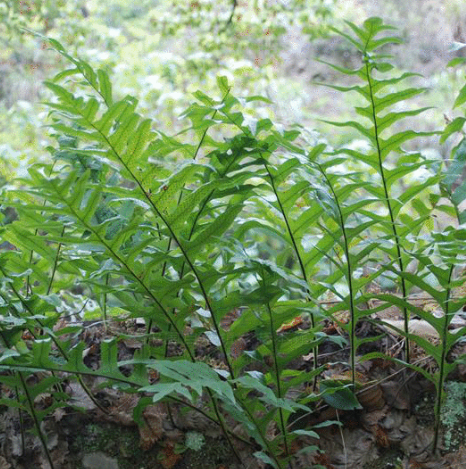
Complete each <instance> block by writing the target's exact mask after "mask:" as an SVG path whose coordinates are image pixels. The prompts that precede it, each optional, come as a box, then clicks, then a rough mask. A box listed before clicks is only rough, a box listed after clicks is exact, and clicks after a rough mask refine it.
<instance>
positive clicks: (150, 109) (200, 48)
mask: <svg viewBox="0 0 466 469" xmlns="http://www.w3.org/2000/svg"><path fill="white" fill-rule="evenodd" d="M369 16H380V17H382V18H383V19H384V21H385V22H387V23H391V24H393V25H395V26H396V27H397V28H398V29H399V33H400V35H401V36H402V37H403V38H404V39H405V44H403V45H400V46H397V47H396V48H395V49H394V50H392V51H390V52H391V53H392V54H393V55H394V56H395V63H396V66H397V67H398V68H399V69H400V71H405V70H407V71H413V72H417V73H420V74H422V75H423V77H419V78H418V79H416V80H414V81H413V86H422V87H425V88H427V91H426V93H424V94H422V95H420V96H419V97H418V98H417V100H416V102H415V103H414V105H417V106H420V107H422V106H433V109H432V110H431V111H429V112H427V113H424V114H422V117H419V127H420V128H422V129H423V130H425V131H428V130H434V129H437V128H441V127H443V126H444V125H445V122H444V119H445V116H444V115H446V118H447V119H451V118H453V117H454V115H452V113H451V111H450V110H451V108H452V104H453V100H454V96H456V93H457V91H458V90H459V89H460V88H461V86H462V85H463V84H464V79H465V73H464V68H460V67H457V68H452V69H447V68H446V64H447V62H448V61H449V60H450V59H451V58H453V57H455V56H458V55H461V54H462V53H464V50H465V49H462V50H459V51H453V52H451V44H452V43H454V42H455V41H456V42H466V31H465V29H466V3H465V2H464V1H463V0H449V1H443V0H412V1H411V2H406V1H404V0H387V1H385V2H374V1H371V0H346V1H344V2H339V1H337V0H248V1H246V0H193V1H188V0H186V1H184V0H183V1H177V2H174V1H170V0H138V1H137V2H128V1H127V0H108V1H106V2H100V1H97V0H72V1H71V0H26V1H21V0H3V1H1V0H0V38H1V41H2V46H3V47H2V48H1V50H0V158H1V165H0V176H1V183H2V184H4V183H5V182H9V180H11V178H12V176H13V175H15V174H19V175H22V174H23V173H24V171H25V170H26V169H27V167H28V165H29V164H30V162H31V160H34V161H37V160H39V159H41V158H42V157H43V156H44V155H46V154H47V151H46V147H47V145H49V144H50V141H49V137H48V136H47V129H46V128H45V127H44V124H45V123H46V115H45V111H44V107H43V105H42V104H41V101H47V99H48V97H47V90H46V89H45V87H44V86H42V81H43V80H44V79H49V78H51V77H52V76H53V75H54V74H55V73H56V72H57V71H58V70H60V69H61V68H62V67H63V63H62V62H61V59H60V57H58V56H57V55H56V54H54V53H52V52H50V51H47V50H46V47H44V44H43V42H42V41H41V40H40V38H38V37H36V36H34V35H33V34H31V33H30V32H28V31H26V30H25V28H26V29H27V30H31V31H37V32H39V33H41V34H44V35H46V36H49V37H53V38H55V39H58V40H59V41H60V42H61V43H63V44H64V46H65V47H66V48H67V49H68V50H69V51H70V53H71V54H75V53H77V54H78V55H80V56H81V57H82V58H84V59H85V60H88V61H90V62H91V63H92V64H93V65H94V66H95V67H103V68H104V69H106V70H107V71H108V72H109V73H110V74H111V77H112V83H113V85H114V91H115V94H116V96H117V97H123V96H125V95H127V94H131V95H133V96H136V97H137V98H138V99H139V105H140V112H142V113H143V114H146V115H147V116H148V117H152V118H153V119H155V121H156V122H157V124H158V129H157V130H160V131H162V132H166V133H168V134H173V133H176V132H178V131H180V130H181V129H182V128H183V127H185V123H183V122H182V121H180V119H179V116H180V114H181V113H182V111H183V110H184V109H186V107H187V106H188V104H189V103H190V102H192V101H193V97H192V95H191V93H192V92H193V91H195V90H197V89H202V90H203V91H204V92H206V93H208V94H209V93H212V92H213V90H215V89H216V84H215V78H216V76H217V75H218V74H222V75H226V76H227V77H228V79H229V80H230V82H232V83H233V84H234V87H235V93H236V94H237V95H238V94H243V95H257V94H259V95H263V96H266V97H268V98H270V99H271V100H272V101H273V106H267V107H264V108H262V109H261V108H257V106H256V108H255V110H254V111H253V110H251V112H256V113H262V114H264V115H267V114H270V113H273V114H274V115H275V119H276V120H277V121H280V122H282V123H283V124H284V125H291V124H293V123H295V122H298V123H299V124H300V125H301V126H302V127H303V128H304V129H306V135H307V136H308V137H309V141H310V143H315V142H316V141H318V140H325V141H327V142H328V143H330V144H331V145H333V146H340V145H343V144H345V145H348V144H349V143H351V144H352V145H355V146H357V145H359V142H358V137H357V135H356V134H354V135H351V133H348V132H345V133H344V134H343V133H340V132H338V130H335V129H334V128H332V127H330V126H328V125H326V124H324V123H322V122H320V121H319V119H333V118H337V119H340V120H343V119H345V117H348V116H349V115H350V113H351V112H352V108H353V106H354V105H355V102H354V100H355V99H357V96H352V95H351V94H345V95H340V93H338V92H336V91H332V90H330V89H328V88H324V87H320V86H316V85H315V84H314V82H326V83H332V82H334V81H335V80H336V79H338V80H339V82H340V83H341V77H337V76H336V74H335V73H334V71H333V70H332V69H330V68H329V67H328V66H326V65H325V64H323V63H321V62H318V61H316V60H315V59H316V58H320V59H322V60H324V61H328V62H332V63H336V64H339V65H342V66H346V67H352V66H356V65H357V63H358V60H359V59H360V58H359V57H357V56H356V55H355V53H354V51H352V49H351V48H350V47H349V45H348V43H346V42H345V41H344V40H342V38H341V37H338V36H337V35H335V33H334V32H332V29H331V28H332V27H335V28H339V29H341V28H343V27H344V20H350V21H354V22H356V23H360V22H362V20H363V19H365V18H367V17H369ZM411 105H413V103H411ZM400 125H402V124H400ZM411 125H413V124H412V122H411ZM352 140H354V141H352ZM452 144H454V142H451V143H450V145H452ZM416 145H417V146H418V147H417V148H413V149H414V150H421V151H424V152H434V153H436V154H437V155H439V156H443V157H446V155H448V154H449V148H442V147H440V145H439V144H438V138H432V139H424V140H423V141H417V143H416Z"/></svg>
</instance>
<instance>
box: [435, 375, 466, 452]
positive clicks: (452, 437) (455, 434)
mask: <svg viewBox="0 0 466 469" xmlns="http://www.w3.org/2000/svg"><path fill="white" fill-rule="evenodd" d="M445 388H446V397H445V402H444V404H443V409H442V415H441V420H442V424H443V427H444V444H445V448H446V449H447V450H449V449H457V448H458V446H459V445H460V444H461V443H463V442H464V437H465V435H466V407H465V402H464V400H465V397H466V383H457V382H454V381H452V382H449V383H447V385H446V386H445Z"/></svg>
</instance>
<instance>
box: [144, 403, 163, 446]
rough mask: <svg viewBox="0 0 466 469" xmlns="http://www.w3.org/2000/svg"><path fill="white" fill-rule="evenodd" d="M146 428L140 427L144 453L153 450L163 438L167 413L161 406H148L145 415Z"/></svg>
mask: <svg viewBox="0 0 466 469" xmlns="http://www.w3.org/2000/svg"><path fill="white" fill-rule="evenodd" d="M142 415H143V418H144V426H142V427H139V437H140V441H139V444H140V446H141V448H142V449H143V450H144V451H147V450H148V449H150V448H152V446H154V444H155V443H156V442H157V441H159V440H160V439H161V438H162V436H163V418H164V417H165V412H163V411H162V408H161V407H159V406H148V407H146V408H145V409H144V411H143V413H142Z"/></svg>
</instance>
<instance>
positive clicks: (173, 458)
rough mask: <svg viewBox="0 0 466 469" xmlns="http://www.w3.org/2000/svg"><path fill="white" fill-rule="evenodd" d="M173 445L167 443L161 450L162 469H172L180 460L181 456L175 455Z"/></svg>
mask: <svg viewBox="0 0 466 469" xmlns="http://www.w3.org/2000/svg"><path fill="white" fill-rule="evenodd" d="M174 449H175V445H174V443H170V442H167V444H166V445H165V447H164V448H163V449H162V451H161V453H162V454H163V459H162V460H161V461H160V464H162V466H163V467H164V469H172V468H173V467H174V466H175V465H176V464H177V463H178V461H179V460H180V459H181V458H182V456H181V454H176V453H175V451H174Z"/></svg>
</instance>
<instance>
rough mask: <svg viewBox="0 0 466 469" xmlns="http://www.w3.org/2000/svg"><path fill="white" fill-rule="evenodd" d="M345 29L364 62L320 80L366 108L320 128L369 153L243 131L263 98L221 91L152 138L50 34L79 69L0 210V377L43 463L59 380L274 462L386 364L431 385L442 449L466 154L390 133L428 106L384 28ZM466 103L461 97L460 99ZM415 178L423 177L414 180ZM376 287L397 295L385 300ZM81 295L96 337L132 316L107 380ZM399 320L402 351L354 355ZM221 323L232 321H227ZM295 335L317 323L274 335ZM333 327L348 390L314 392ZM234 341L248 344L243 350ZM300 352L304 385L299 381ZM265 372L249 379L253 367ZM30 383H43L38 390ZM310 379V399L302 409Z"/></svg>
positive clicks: (267, 125) (252, 126)
mask: <svg viewBox="0 0 466 469" xmlns="http://www.w3.org/2000/svg"><path fill="white" fill-rule="evenodd" d="M348 26H349V28H350V32H349V33H346V32H340V31H338V32H339V33H340V34H341V35H342V36H343V37H345V38H346V39H347V40H348V41H349V42H350V43H351V44H352V46H354V47H355V48H356V50H357V51H358V52H359V53H360V55H361V66H360V68H357V69H355V70H349V69H346V68H343V67H340V66H338V65H333V64H332V65H331V66H332V67H333V68H334V69H336V70H337V71H339V72H341V73H343V74H345V75H351V76H352V77H353V78H354V81H355V84H354V85H351V86H337V85H326V86H331V87H332V88H335V89H337V90H339V91H342V92H345V93H346V92H354V93H356V94H357V95H358V96H359V98H360V99H361V102H362V104H361V105H358V106H356V107H355V118H354V120H350V121H347V122H332V124H333V125H334V126H337V127H340V128H346V127H350V128H352V129H356V130H357V131H358V132H359V133H360V134H361V136H362V138H364V139H366V140H367V146H366V149H365V150H364V151H361V150H355V149H353V148H350V147H343V148H338V149H332V148H330V147H328V146H327V145H326V144H324V143H321V142H309V141H308V140H306V133H305V132H300V131H299V130H283V129H281V127H280V126H277V125H275V124H274V123H273V122H272V121H271V120H270V119H268V118H265V119H264V118H258V117H256V116H257V113H255V111H254V109H255V108H254V106H255V104H256V103H257V102H259V103H261V105H265V104H266V103H267V100H266V99H265V98H261V97H258V96H253V97H238V96H235V94H234V92H233V90H232V89H231V86H230V84H229V83H228V81H227V79H226V78H225V77H219V78H218V80H217V83H218V88H219V90H218V96H216V97H212V96H207V95H206V94H204V93H203V92H202V91H198V92H196V93H195V94H194V97H195V98H196V100H197V101H196V102H195V103H194V104H192V105H191V106H190V107H189V108H188V109H187V110H186V111H185V113H184V114H183V117H184V118H185V119H187V120H188V121H189V122H190V125H189V126H188V127H187V128H186V130H185V131H184V132H182V133H180V134H178V135H175V136H170V135H165V134H163V133H162V132H160V131H158V130H157V129H156V128H155V127H154V125H153V123H152V122H151V121H150V120H149V119H144V118H143V117H142V116H141V115H139V114H138V113H137V104H138V103H137V99H136V98H135V97H132V96H126V97H125V98H123V99H121V100H116V99H115V98H114V96H113V93H112V86H111V81H110V79H109V77H108V75H107V74H106V73H105V72H104V71H103V70H94V69H93V68H92V66H91V65H90V64H88V63H86V62H84V61H82V60H80V59H77V58H75V57H72V56H70V55H69V54H68V53H67V52H66V51H65V50H64V48H63V47H62V46H61V44H59V43H58V42H57V41H55V40H53V39H45V38H44V40H46V41H47V42H48V44H49V45H50V46H51V48H52V49H54V50H55V51H56V52H58V53H59V54H61V55H62V56H63V57H64V58H65V59H67V61H68V63H69V64H70V68H68V69H66V70H63V71H62V72H60V73H59V74H58V75H56V76H55V77H54V78H53V79H52V80H50V81H47V82H45V85H46V86H47V88H48V89H49V90H50V91H51V92H52V94H53V96H54V97H53V99H52V100H51V101H50V102H48V103H47V106H48V108H49V109H50V120H49V121H50V125H49V127H50V131H51V133H52V135H53V136H54V137H55V139H56V142H57V143H56V146H54V147H53V148H52V147H51V148H49V150H50V154H51V157H50V160H49V161H47V162H43V163H38V164H35V165H34V166H32V167H31V168H30V169H29V176H28V177H27V178H24V179H20V180H18V181H17V186H16V187H18V188H17V189H11V188H10V190H9V191H8V192H7V191H4V192H3V194H2V198H3V200H2V204H3V206H5V207H14V209H15V210H16V212H17V214H18V219H17V220H16V221H14V222H13V223H9V224H4V225H3V226H2V228H1V234H2V239H3V240H4V241H8V242H9V243H10V246H11V249H9V250H3V251H2V252H1V256H0V272H1V290H0V291H1V293H0V308H1V315H0V338H1V345H0V351H1V356H0V372H1V374H0V382H1V383H2V385H3V386H4V387H5V388H7V389H9V390H10V391H11V392H10V393H8V394H4V395H3V397H2V398H1V399H0V405H3V406H10V407H15V408H17V409H19V411H20V412H22V413H23V412H25V413H27V414H29V415H30V416H31V418H32V419H33V422H34V428H35V432H36V433H37V435H38V437H39V438H40V439H41V441H42V443H43V447H44V451H45V452H46V453H47V454H48V458H49V463H50V465H51V467H53V461H52V458H51V456H50V455H49V453H48V449H47V444H46V436H45V435H44V434H43V432H42V431H41V422H43V421H44V419H46V418H47V417H48V416H49V415H50V414H51V413H52V412H53V411H54V410H55V409H56V408H57V407H60V406H69V405H70V402H69V401H68V396H67V394H66V392H65V391H64V386H63V382H64V380H65V379H70V377H74V378H75V379H76V380H77V381H78V382H79V384H80V385H81V386H82V387H83V389H84V391H85V392H86V393H87V394H88V395H89V397H90V398H91V399H93V400H94V402H95V403H96V405H100V404H99V402H98V400H97V399H96V398H95V396H94V395H93V394H92V392H91V390H90V389H88V387H87V386H86V385H85V380H83V377H84V376H95V377H100V378H104V379H105V380H106V383H107V386H112V387H117V388H119V389H120V390H122V391H126V392H131V393H135V392H136V393H140V394H141V399H140V400H139V404H138V405H137V407H136V408H135V411H134V418H135V420H136V421H137V422H138V423H139V424H141V425H142V424H143V422H142V418H141V415H142V411H143V409H144V407H145V406H147V405H150V404H152V403H154V402H158V401H164V402H166V403H167V406H168V407H167V408H168V409H170V406H171V405H172V404H176V405H183V406H188V407H190V408H192V409H194V410H196V411H198V412H202V414H203V415H204V416H205V417H207V418H208V419H209V420H210V421H212V422H213V423H214V424H216V425H218V426H219V428H221V430H222V432H223V435H224V437H225V439H226V441H227V442H228V443H229V445H230V446H231V449H232V451H233V452H234V454H236V456H237V458H238V460H239V462H241V455H240V453H239V452H238V450H237V448H236V442H237V441H241V442H242V443H245V444H248V445H251V447H252V450H253V451H255V453H254V454H255V456H256V457H257V458H259V459H261V460H262V461H263V462H265V463H268V464H270V465H272V466H273V467H275V468H285V467H288V463H290V462H291V461H292V460H293V458H294V456H295V455H294V452H293V451H294V450H293V445H292V443H293V441H294V440H296V439H297V438H300V437H302V436H306V435H307V436H311V437H316V436H317V434H316V433H315V431H314V430H313V429H312V428H307V429H304V430H303V429H299V430H296V429H293V426H292V425H291V422H292V420H291V417H292V415H293V414H294V413H296V412H297V411H298V410H299V411H300V412H304V413H311V412H313V409H314V404H315V403H316V402H318V401H320V400H321V399H322V398H324V399H326V400H327V402H329V403H333V404H334V405H338V407H339V408H340V409H354V408H358V407H359V404H358V402H357V400H356V398H355V394H354V393H355V386H356V367H357V365H358V363H361V362H363V361H365V360H369V359H372V358H374V357H380V356H381V357H383V358H389V359H392V360H395V361H397V362H398V363H400V364H401V365H402V366H405V367H410V368H412V369H415V370H416V371H418V372H419V373H421V374H423V375H424V376H425V377H426V378H427V379H429V380H431V381H432V382H433V383H434V384H435V386H436V390H437V400H436V406H435V415H436V432H435V438H434V441H433V442H432V450H433V451H436V449H437V447H438V438H439V425H440V421H441V415H442V404H443V392H444V384H445V381H446V379H447V377H448V375H449V373H450V372H451V371H453V369H454V368H455V367H456V365H457V364H458V363H459V362H462V360H463V358H461V357H460V358H458V359H456V360H455V361H449V360H447V356H448V353H449V351H451V349H452V347H453V346H454V345H455V344H456V343H457V342H458V341H460V340H461V338H462V337H463V335H464V333H465V332H466V329H464V328H462V329H460V330H459V331H457V332H456V333H453V332H451V331H450V329H449V325H450V323H451V320H452V318H453V317H454V315H455V314H456V313H457V311H459V310H460V309H461V307H462V306H463V304H464V295H462V294H461V288H460V287H461V286H462V284H463V281H464V279H463V263H464V239H465V236H466V231H465V230H464V228H463V225H462V223H463V222H464V220H465V212H464V211H462V207H461V204H462V202H463V201H464V199H465V197H466V191H465V187H466V186H465V184H466V183H464V182H462V180H461V179H460V175H461V172H462V170H463V167H464V162H465V155H466V152H465V149H466V144H465V143H464V139H463V140H461V141H460V143H459V144H458V145H457V146H456V147H455V148H454V149H453V152H452V157H451V161H449V162H447V163H446V164H444V163H443V162H441V161H438V160H430V159H428V158H427V157H426V156H424V155H423V154H422V153H420V152H412V151H407V150H404V147H403V145H404V144H405V143H407V142H409V141H410V140H413V139H418V138H422V137H425V136H431V135H433V134H435V133H432V132H420V131H415V130H412V129H410V128H409V125H407V124H405V125H404V127H403V128H402V129H401V130H400V127H399V124H400V122H401V121H403V123H405V122H406V120H408V119H409V118H410V117H413V116H417V115H419V114H421V113H422V112H424V111H425V110H426V109H425V108H423V109H409V108H408V107H406V104H405V101H406V100H408V99H409V98H412V97H415V96H417V95H418V94H419V93H422V92H423V90H422V89H419V88H416V87H413V88H410V87H408V86H407V85H405V83H407V82H409V80H410V78H411V77H412V76H413V75H414V74H412V73H404V74H401V75H400V74H397V73H396V71H394V68H393V65H392V64H391V62H390V60H391V57H390V56H389V55H386V54H384V53H383V52H381V51H382V49H383V48H384V46H387V45H389V44H396V43H399V42H400V39H399V38H398V37H397V36H392V35H391V33H392V30H393V29H394V28H392V27H391V26H387V25H385V24H383V23H382V21H381V20H380V19H378V18H371V19H369V20H367V21H365V22H364V24H363V25H362V26H361V27H358V26H356V25H354V24H353V23H349V22H348ZM387 33H389V34H388V35H387ZM452 65H455V64H452ZM465 96H466V92H465V91H464V89H463V90H462V91H461V92H460V95H459V97H458V100H457V102H456V105H458V106H459V105H461V104H463V102H464V101H465ZM465 121H466V119H465V118H462V117H460V118H457V119H455V120H454V121H453V122H452V123H450V124H449V125H448V126H447V128H446V130H445V132H444V133H443V135H442V139H443V140H446V139H447V138H450V137H451V136H452V135H454V134H455V135H460V132H461V129H462V127H463V125H464V123H465ZM438 133H439V132H437V134H438ZM348 168H355V169H352V170H350V169H348ZM420 169H422V170H423V174H428V176H427V177H425V178H424V179H423V180H421V181H420V180H419V174H420V173H419V170H420ZM439 212H444V213H445V215H446V216H447V217H449V220H451V223H452V226H448V227H446V228H445V229H444V230H443V231H438V230H437V231H436V230H434V227H433V222H432V220H433V217H434V215H435V213H439ZM455 220H456V221H455ZM454 223H456V224H457V226H454ZM387 283H388V284H390V285H392V289H391V290H390V291H387V290H386V289H384V288H380V287H379V285H386V284H387ZM76 285H79V286H80V288H83V289H84V292H85V294H86V295H88V299H89V301H91V302H92V303H93V304H94V305H95V306H94V307H93V308H92V309H93V311H94V313H93V314H95V311H100V313H101V314H102V320H103V322H104V324H105V325H107V324H108V322H109V321H110V320H111V319H110V318H113V319H112V320H114V319H115V318H120V319H128V318H131V319H138V320H143V322H144V324H145V332H144V334H140V335H137V336H135V337H133V338H136V339H137V340H139V341H140V347H139V348H138V349H137V351H136V353H135V354H134V357H133V358H132V359H131V360H126V361H125V362H119V361H118V359H117V347H118V341H119V337H114V338H113V339H111V340H105V341H103V342H102V344H101V349H100V364H99V367H98V368H95V367H94V368H90V367H88V366H87V365H86V364H85V363H84V358H83V352H84V349H85V347H86V344H85V342H84V341H83V340H82V339H81V338H80V333H81V332H82V329H83V326H82V323H81V322H80V321H79V320H77V321H76V320H75V321H73V320H71V319H70V317H71V316H73V315H75V316H76V315H78V316H79V314H82V313H83V312H82V311H75V310H73V307H70V304H72V302H73V301H74V299H75V296H74V294H73V293H72V292H73V291H74V290H73V289H75V288H76ZM413 289H415V290H416V291H418V292H419V291H421V292H424V293H425V294H427V295H429V297H432V298H433V299H435V301H436V302H437V304H438V306H439V308H440V309H441V310H442V313H443V314H441V315H439V316H434V315H432V314H431V313H430V312H426V311H424V310H423V309H422V308H419V307H416V306H413V304H412V303H410V301H409V298H410V294H411V292H412V291H413ZM457 292H460V294H458V293H457ZM329 298H330V299H332V301H324V300H328V299H329ZM370 300H378V303H377V306H371V304H372V303H370ZM367 305H369V307H368V306H367ZM390 306H396V307H398V308H399V310H400V311H401V312H402V315H403V324H404V326H403V329H399V330H398V331H397V332H399V333H400V334H401V335H402V336H404V337H405V338H406V340H405V350H404V355H403V356H402V357H396V358H393V357H387V356H385V355H383V354H382V353H381V352H372V353H368V354H365V355H362V354H360V353H359V350H360V348H361V346H362V345H364V344H366V343H367V342H369V341H375V340H377V339H378V337H372V338H367V337H366V338H360V337H358V335H357V334H356V331H357V327H358V325H359V324H361V323H362V322H364V321H374V317H375V313H377V312H379V311H381V310H383V309H385V308H388V307H390ZM84 307H85V305H84V306H83V308H84ZM232 312H236V313H237V314H236V319H235V320H234V321H233V322H232V323H231V324H229V325H228V326H226V322H228V321H227V319H228V317H229V316H230V315H231V314H232ZM413 315H416V316H418V317H420V318H422V319H423V320H424V321H426V322H427V323H428V324H430V325H431V326H433V328H434V329H435V331H436V332H437V333H438V336H439V340H438V342H437V343H431V342H429V341H428V340H426V339H425V338H423V337H421V336H417V335H415V334H413V333H411V332H410V320H411V317H412V316H413ZM343 316H346V317H347V319H346V320H342V317H343ZM304 319H308V320H309V323H310V326H309V328H307V329H298V330H296V329H290V330H288V331H287V332H286V333H284V332H283V331H285V330H287V329H289V327H288V326H287V325H289V324H290V322H292V321H297V320H299V321H301V320H304ZM328 321H330V322H336V323H338V324H339V326H340V327H341V328H342V329H343V330H344V331H345V332H346V334H345V336H344V337H343V338H342V339H341V342H342V343H341V345H345V344H347V345H348V346H349V350H350V353H349V360H348V364H347V369H348V371H349V375H348V376H349V377H350V379H349V380H348V382H345V381H334V382H331V380H325V383H323V382H322V380H321V379H320V376H321V373H322V370H323V365H322V363H321V362H319V354H318V350H319V345H320V344H322V343H323V342H324V341H326V340H331V339H332V338H331V337H328V336H326V334H325V333H324V330H323V327H322V326H323V324H324V322H328ZM387 327H392V328H393V326H391V325H389V324H388V325H387ZM246 334H253V335H254V336H255V337H256V340H257V347H255V349H254V350H244V351H243V352H242V353H238V344H239V341H241V338H242V337H244V336H245V335H246ZM202 337H203V338H207V339H208V341H209V342H210V344H211V345H212V346H214V347H215V348H216V349H217V350H218V356H219V357H220V363H219V364H218V365H212V364H207V363H205V362H204V361H202V360H201V357H199V356H198V355H197V354H196V348H195V344H196V341H197V340H198V339H200V338H202ZM154 339H158V340H159V343H162V344H163V345H162V346H158V345H157V346H156V345H154V344H155V342H154ZM333 340H334V339H333ZM410 342H412V343H415V344H417V345H418V346H420V347H422V348H423V349H424V350H425V352H426V353H427V354H428V355H430V356H431V357H432V358H433V359H434V360H435V362H436V364H437V367H436V368H435V370H434V371H432V372H430V371H428V370H426V369H425V368H422V367H420V366H419V365H418V364H416V362H413V361H412V360H411V352H410V348H409V344H410ZM170 344H176V345H177V346H178V348H179V353H178V354H177V355H175V356H174V355H173V354H170V353H169V345H170ZM308 354H310V355H309V356H310V357H311V362H312V367H311V369H310V370H309V371H308V372H306V373H304V372H302V371H300V370H295V369H293V367H292V366H290V364H291V363H292V362H293V361H294V360H295V359H297V358H299V357H302V356H304V355H308ZM258 363H260V364H261V368H260V370H261V371H257V370H255V371H251V368H253V367H254V365H255V364H258ZM123 366H124V367H125V369H129V370H130V371H129V372H127V373H124V372H123V371H122V370H123V368H122V367H123ZM38 371H41V372H42V374H41V375H40V376H41V379H38V380H36V381H34V384H33V385H31V384H30V382H31V381H30V377H31V375H34V374H36V373H37V372H38ZM154 372H156V375H157V376H158V379H157V380H156V381H155V382H154V379H153V376H154ZM306 384H311V385H310V386H307V387H306V388H305V389H307V391H306V392H305V393H300V394H299V397H296V395H293V393H292V392H293V390H295V389H297V388H300V386H304V385H306ZM44 392H48V393H50V394H51V396H52V398H53V399H52V403H51V404H50V406H49V407H47V408H45V409H41V410H38V409H37V406H36V405H35V402H34V401H35V399H36V398H37V396H39V395H40V394H42V393H44ZM147 396H150V399H148V398H147ZM332 396H333V398H332ZM336 396H338V399H336V398H335V397H336ZM253 397H254V398H253ZM337 403H338V404H337ZM102 410H103V411H105V409H102ZM231 419H232V420H233V421H235V422H236V423H237V424H238V425H239V426H240V427H241V428H242V429H243V430H244V434H245V435H247V438H245V437H244V436H242V435H240V434H237V433H235V431H234V430H233V427H232V425H231ZM229 422H230V423H229ZM330 423H332V422H329V424H330ZM252 442H254V443H252Z"/></svg>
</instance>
